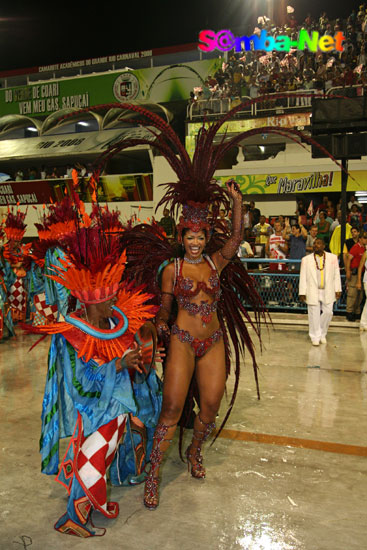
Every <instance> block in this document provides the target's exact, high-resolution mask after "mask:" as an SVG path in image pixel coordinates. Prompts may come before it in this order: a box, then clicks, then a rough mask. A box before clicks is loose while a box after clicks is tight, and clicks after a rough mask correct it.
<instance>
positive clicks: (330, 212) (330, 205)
mask: <svg viewBox="0 0 367 550" xmlns="http://www.w3.org/2000/svg"><path fill="white" fill-rule="evenodd" d="M326 211H327V213H328V216H330V217H331V218H332V219H333V220H334V218H335V208H334V205H333V203H332V201H328V202H327V209H326Z"/></svg>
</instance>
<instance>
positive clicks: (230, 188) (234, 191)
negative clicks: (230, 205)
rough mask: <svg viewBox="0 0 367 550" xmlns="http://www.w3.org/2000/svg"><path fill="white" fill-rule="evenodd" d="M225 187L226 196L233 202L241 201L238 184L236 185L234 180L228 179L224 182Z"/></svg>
mask: <svg viewBox="0 0 367 550" xmlns="http://www.w3.org/2000/svg"><path fill="white" fill-rule="evenodd" d="M226 187H227V193H228V195H229V196H230V197H231V198H232V199H233V200H234V201H235V200H238V201H241V202H242V193H241V191H240V188H239V186H238V183H236V181H235V180H233V179H230V180H228V181H226Z"/></svg>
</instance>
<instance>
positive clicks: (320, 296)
mask: <svg viewBox="0 0 367 550" xmlns="http://www.w3.org/2000/svg"><path fill="white" fill-rule="evenodd" d="M313 250H314V252H313V254H309V255H308V256H305V257H304V258H302V262H301V273H300V277H299V298H300V300H301V301H302V302H306V303H307V310H308V324H309V335H310V338H311V342H312V344H313V345H314V346H318V345H319V344H320V342H321V344H326V334H327V330H328V328H329V324H330V321H331V318H332V316H333V305H334V302H335V301H336V300H339V298H340V296H341V291H342V287H341V280H340V270H339V265H338V258H337V257H336V256H335V254H330V252H325V243H324V240H323V239H315V242H314V245H313Z"/></svg>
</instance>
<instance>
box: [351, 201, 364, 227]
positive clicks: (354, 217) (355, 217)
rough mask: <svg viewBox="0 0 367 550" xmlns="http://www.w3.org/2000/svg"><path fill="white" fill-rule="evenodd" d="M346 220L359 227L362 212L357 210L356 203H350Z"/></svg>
mask: <svg viewBox="0 0 367 550" xmlns="http://www.w3.org/2000/svg"><path fill="white" fill-rule="evenodd" d="M348 222H349V223H350V225H351V226H352V227H358V228H359V227H361V225H362V214H361V212H360V211H359V209H358V206H357V205H356V204H352V208H351V210H350V213H349V216H348Z"/></svg>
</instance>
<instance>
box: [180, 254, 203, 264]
mask: <svg viewBox="0 0 367 550" xmlns="http://www.w3.org/2000/svg"><path fill="white" fill-rule="evenodd" d="M202 261H203V255H202V254H201V256H200V258H197V260H192V259H191V258H188V257H187V256H185V257H184V262H187V263H188V264H201V262H202Z"/></svg>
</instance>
